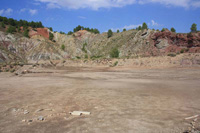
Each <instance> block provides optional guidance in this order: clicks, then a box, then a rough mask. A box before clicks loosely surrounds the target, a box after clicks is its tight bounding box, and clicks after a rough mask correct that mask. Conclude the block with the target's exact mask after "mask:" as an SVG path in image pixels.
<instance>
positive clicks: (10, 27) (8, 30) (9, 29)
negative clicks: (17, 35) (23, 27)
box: [6, 26, 16, 33]
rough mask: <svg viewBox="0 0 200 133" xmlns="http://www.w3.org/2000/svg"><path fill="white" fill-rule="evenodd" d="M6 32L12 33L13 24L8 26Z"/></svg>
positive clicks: (14, 30)
mask: <svg viewBox="0 0 200 133" xmlns="http://www.w3.org/2000/svg"><path fill="white" fill-rule="evenodd" d="M6 32H7V33H13V32H16V28H15V27H13V26H9V27H8V29H7V31H6Z"/></svg>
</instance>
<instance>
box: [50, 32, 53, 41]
mask: <svg viewBox="0 0 200 133" xmlns="http://www.w3.org/2000/svg"><path fill="white" fill-rule="evenodd" d="M53 38H54V35H53V34H52V33H51V32H49V40H51V41H52V40H53Z"/></svg>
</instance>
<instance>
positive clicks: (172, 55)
mask: <svg viewBox="0 0 200 133" xmlns="http://www.w3.org/2000/svg"><path fill="white" fill-rule="evenodd" d="M167 56H170V57H175V56H176V54H175V53H169V54H168V55H167Z"/></svg>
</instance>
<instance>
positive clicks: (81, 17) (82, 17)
mask: <svg viewBox="0 0 200 133" xmlns="http://www.w3.org/2000/svg"><path fill="white" fill-rule="evenodd" d="M78 18H80V19H86V17H84V16H78Z"/></svg>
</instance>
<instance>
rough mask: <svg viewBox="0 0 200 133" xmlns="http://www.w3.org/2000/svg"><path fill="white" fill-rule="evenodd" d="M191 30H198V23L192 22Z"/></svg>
mask: <svg viewBox="0 0 200 133" xmlns="http://www.w3.org/2000/svg"><path fill="white" fill-rule="evenodd" d="M190 29H191V32H197V24H195V23H194V24H192V26H191V28H190Z"/></svg>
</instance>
